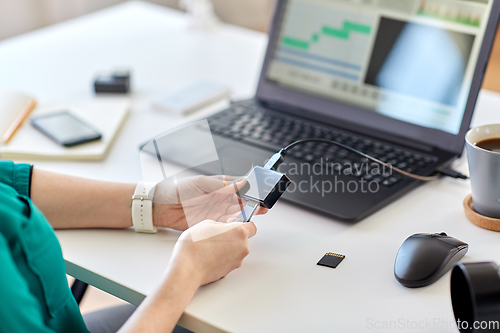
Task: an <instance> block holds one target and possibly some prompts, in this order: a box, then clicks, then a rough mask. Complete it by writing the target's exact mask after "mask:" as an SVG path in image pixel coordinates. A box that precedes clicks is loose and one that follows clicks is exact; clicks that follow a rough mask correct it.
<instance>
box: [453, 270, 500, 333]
mask: <svg viewBox="0 0 500 333" xmlns="http://www.w3.org/2000/svg"><path fill="white" fill-rule="evenodd" d="M450 287H451V302H452V305H453V313H454V314H455V320H456V322H457V326H458V329H459V331H460V332H462V333H475V332H500V271H499V267H498V266H497V265H496V264H495V263H492V262H479V263H467V264H462V263H459V264H458V265H456V266H455V267H454V268H453V270H452V272H451V286H450Z"/></svg>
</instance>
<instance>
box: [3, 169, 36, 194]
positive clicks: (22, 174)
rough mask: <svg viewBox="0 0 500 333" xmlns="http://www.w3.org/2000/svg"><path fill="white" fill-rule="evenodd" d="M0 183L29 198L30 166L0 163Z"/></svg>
mask: <svg viewBox="0 0 500 333" xmlns="http://www.w3.org/2000/svg"><path fill="white" fill-rule="evenodd" d="M0 183H4V184H6V185H9V186H10V187H13V188H14V189H15V190H16V191H17V193H19V194H21V195H25V196H28V197H29V196H30V194H31V193H30V192H31V190H30V187H31V165H29V164H14V163H13V162H11V161H0Z"/></svg>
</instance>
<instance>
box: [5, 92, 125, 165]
mask: <svg viewBox="0 0 500 333" xmlns="http://www.w3.org/2000/svg"><path fill="white" fill-rule="evenodd" d="M5 96H6V95H5V94H1V95H0V123H1V125H0V134H2V133H3V132H2V131H5V130H6V128H7V127H8V125H9V124H10V122H11V121H12V120H13V119H15V118H16V116H17V115H18V114H19V112H20V109H19V106H21V107H22V106H23V105H25V102H26V99H27V98H29V96H27V95H22V94H11V97H9V101H8V102H5V101H6V98H5ZM23 97H24V98H25V100H24V104H23ZM128 109H129V105H128V102H127V101H125V100H123V99H120V100H116V99H110V100H108V99H106V100H96V101H86V102H71V101H51V102H42V103H40V104H39V105H38V106H37V107H36V108H35V109H34V110H33V112H32V113H31V115H30V118H31V117H33V116H39V115H43V114H47V113H52V112H57V111H63V110H67V111H70V112H71V113H73V114H74V115H75V116H77V117H79V118H81V119H82V120H84V121H86V122H88V123H89V124H90V125H92V126H94V127H95V128H96V129H97V130H99V132H100V133H101V134H102V139H101V140H99V141H94V142H89V143H85V144H82V145H78V146H75V147H71V148H67V147H63V146H61V145H59V144H57V143H56V142H54V141H52V140H51V139H50V138H48V137H47V136H45V135H44V134H43V133H41V132H40V131H38V130H37V129H36V128H34V127H33V126H32V125H31V124H30V122H29V119H28V120H27V121H25V122H24V123H23V125H22V126H21V127H20V128H19V129H18V130H17V132H16V133H15V134H14V136H13V137H12V139H11V140H10V141H9V142H8V143H7V144H4V145H2V146H0V158H2V159H13V160H15V159H43V160H99V159H102V158H103V157H104V156H105V155H106V154H107V152H108V150H109V148H110V146H111V144H112V143H113V140H114V138H115V137H116V135H117V133H118V131H119V129H120V127H121V126H122V124H123V122H124V121H125V119H126V115H127V114H128ZM4 127H6V128H5V129H4Z"/></svg>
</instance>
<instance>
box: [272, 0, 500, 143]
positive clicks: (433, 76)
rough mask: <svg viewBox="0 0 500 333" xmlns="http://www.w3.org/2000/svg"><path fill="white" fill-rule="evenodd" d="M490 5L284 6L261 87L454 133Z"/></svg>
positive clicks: (357, 1) (311, 1) (336, 2)
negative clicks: (286, 90) (290, 91)
mask: <svg viewBox="0 0 500 333" xmlns="http://www.w3.org/2000/svg"><path fill="white" fill-rule="evenodd" d="M492 2H493V1H492V0H289V1H288V2H287V4H286V8H285V12H284V15H283V16H282V17H283V20H282V22H281V25H280V31H279V39H278V42H277V43H276V44H275V46H274V47H275V49H274V50H273V54H272V59H271V62H270V64H269V67H268V71H267V73H266V77H267V80H269V81H271V82H273V83H275V84H277V85H280V86H283V87H287V88H289V89H290V88H291V89H294V90H299V91H302V92H307V93H310V94H314V95H319V96H322V97H327V98H330V99H333V100H336V101H340V102H343V103H347V104H351V105H355V106H358V107H362V108H364V109H366V110H369V111H370V112H375V113H379V114H382V115H384V116H387V117H391V118H394V119H397V120H400V121H404V122H407V123H410V124H414V125H419V126H423V127H427V128H432V129H437V130H440V131H443V132H447V133H451V134H458V133H459V131H460V126H461V123H462V118H463V116H464V111H465V106H466V103H467V99H468V96H469V91H470V88H471V83H472V78H473V75H474V70H475V67H476V62H477V59H478V56H479V53H480V48H481V45H482V42H483V37H484V34H485V30H486V25H487V23H488V18H489V16H490V11H491V6H492Z"/></svg>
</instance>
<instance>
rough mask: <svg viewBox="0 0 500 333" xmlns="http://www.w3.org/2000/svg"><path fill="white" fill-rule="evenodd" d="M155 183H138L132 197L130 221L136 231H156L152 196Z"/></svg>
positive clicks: (150, 232)
mask: <svg viewBox="0 0 500 333" xmlns="http://www.w3.org/2000/svg"><path fill="white" fill-rule="evenodd" d="M155 186H156V184H153V183H139V184H137V187H136V188H135V192H134V196H133V197H132V223H133V224H134V229H135V231H136V232H142V233H149V234H154V233H156V227H155V226H154V224H153V197H154V190H155Z"/></svg>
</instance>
